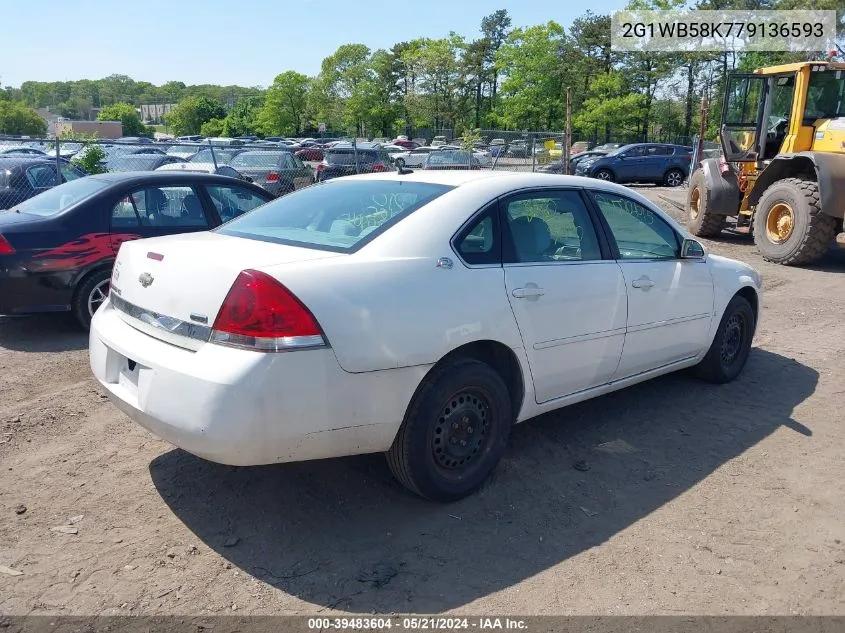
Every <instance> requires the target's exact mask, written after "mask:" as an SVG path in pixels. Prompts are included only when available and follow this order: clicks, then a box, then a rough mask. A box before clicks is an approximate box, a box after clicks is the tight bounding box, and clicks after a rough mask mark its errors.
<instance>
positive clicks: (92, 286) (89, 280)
mask: <svg viewBox="0 0 845 633" xmlns="http://www.w3.org/2000/svg"><path fill="white" fill-rule="evenodd" d="M110 281H111V269H106V270H98V271H96V272H93V273H91V274H90V275H88V276H87V277H85V278H84V279H83V280H82V281H81V282H79V284H78V285H77V286H76V291H75V292H74V294H73V302H72V303H71V310H72V311H73V316H74V317H75V318H76V321H77V322H78V323H79V325H81V326H82V328H83V329H85V330H88V329H89V328H90V327H91V318H92V317H93V316H94V311H96V308H98V307H100V305H101V304H102V302H103V301H105V299H106V297H107V296H108V289H109V282H110ZM98 295H102V296H101V297H100V296H98ZM91 308H93V311H92V309H91Z"/></svg>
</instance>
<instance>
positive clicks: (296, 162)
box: [285, 154, 314, 189]
mask: <svg viewBox="0 0 845 633" xmlns="http://www.w3.org/2000/svg"><path fill="white" fill-rule="evenodd" d="M285 156H287V158H286V159H285V160H286V161H288V163H289V164H291V165H292V167H291V168H292V169H294V170H295V171H294V172H293V173H294V174H295V175H294V178H293V185H294V188H295V189H302V188H303V187H308V186H310V185H313V184H314V172H312V171H311V168H310V167H308V165H306V164H305V163H303V162H302V159H301V158H300V157H299V156H297V155H296V154H286V155H285Z"/></svg>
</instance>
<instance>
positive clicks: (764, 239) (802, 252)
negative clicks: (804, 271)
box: [754, 178, 836, 266]
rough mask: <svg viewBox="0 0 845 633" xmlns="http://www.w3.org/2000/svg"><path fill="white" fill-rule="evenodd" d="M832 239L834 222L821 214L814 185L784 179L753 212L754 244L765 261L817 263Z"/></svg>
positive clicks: (796, 263) (766, 195)
mask: <svg viewBox="0 0 845 633" xmlns="http://www.w3.org/2000/svg"><path fill="white" fill-rule="evenodd" d="M778 218H780V221H778ZM835 237H836V218H833V217H831V216H829V215H825V214H824V213H822V210H821V204H820V202H819V186H818V184H817V183H815V182H812V181H810V180H801V179H799V178H786V179H784V180H781V181H780V182H777V183H775V184H773V185H771V186H770V187H769V188H768V189H766V190H765V191H764V192H763V195H762V196H760V201H759V202H758V203H757V208H756V209H755V211H754V243H755V244H756V245H757V248H758V249H759V251H760V254H761V255H762V256H763V259H765V260H766V261H769V262H774V263H775V264H783V265H785V266H800V265H803V264H810V263H812V262H815V261H816V260H818V259H821V257H822V256H823V255H824V254H825V252H827V249H828V248H829V247H830V244H831V242H833V239H834V238H835Z"/></svg>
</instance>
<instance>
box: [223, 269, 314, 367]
mask: <svg viewBox="0 0 845 633" xmlns="http://www.w3.org/2000/svg"><path fill="white" fill-rule="evenodd" d="M211 342H213V343H220V344H223V345H230V346H232V347H240V348H243V349H250V350H254V351H259V352H284V351H288V350H293V349H303V348H309V347H324V346H325V345H326V339H325V338H324V336H323V331H322V329H321V328H320V325H319V323H317V319H315V318H314V315H313V314H311V311H310V310H308V308H306V307H305V306H304V305H303V304H302V302H301V301H300V300H299V299H298V298H297V297H296V296H295V295H294V294H293V293H292V292H291V291H290V290H288V289H287V288H285V287H284V286H283V285H282V284H281V283H279V282H278V281H276V280H275V279H273V278H272V277H271V276H270V275H268V274H266V273H262V272H259V271H257V270H244V271H243V272H241V274H240V275H238V278H237V279H236V280H235V283H234V284H232V287H231V289H230V290H229V293H228V294H227V295H226V299H225V300H224V301H223V305H222V306H221V307H220V311H219V312H218V313H217V318H216V319H215V320H214V327H213V331H212V334H211Z"/></svg>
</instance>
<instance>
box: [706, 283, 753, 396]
mask: <svg viewBox="0 0 845 633" xmlns="http://www.w3.org/2000/svg"><path fill="white" fill-rule="evenodd" d="M756 327H757V319H756V316H755V315H754V309H753V308H752V307H751V304H750V303H749V302H748V300H747V299H746V298H745V297H741V296H740V295H735V296H734V298H733V299H731V300H730V302H729V303H728V307H727V308H725V312H724V314H722V320H721V321H720V322H719V329H717V330H716V336H714V337H713V343H711V345H710V349H709V350H708V351H707V355H706V356H705V357H704V358H703V359H702V360H701V362H700V363H699V364H698V365H696V366H695V368H694V371H695V374H696V375H697V376H698V377H699V378H701V379H702V380H705V381H707V382H712V383H716V384H724V383H727V382H731V381H732V380H733V379H734V378H736V377H737V376H739V374H740V372H742V369H743V367H745V362H746V361H747V360H748V354H749V353H750V352H751V341H752V338H753V337H754V330H755V329H756Z"/></svg>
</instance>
